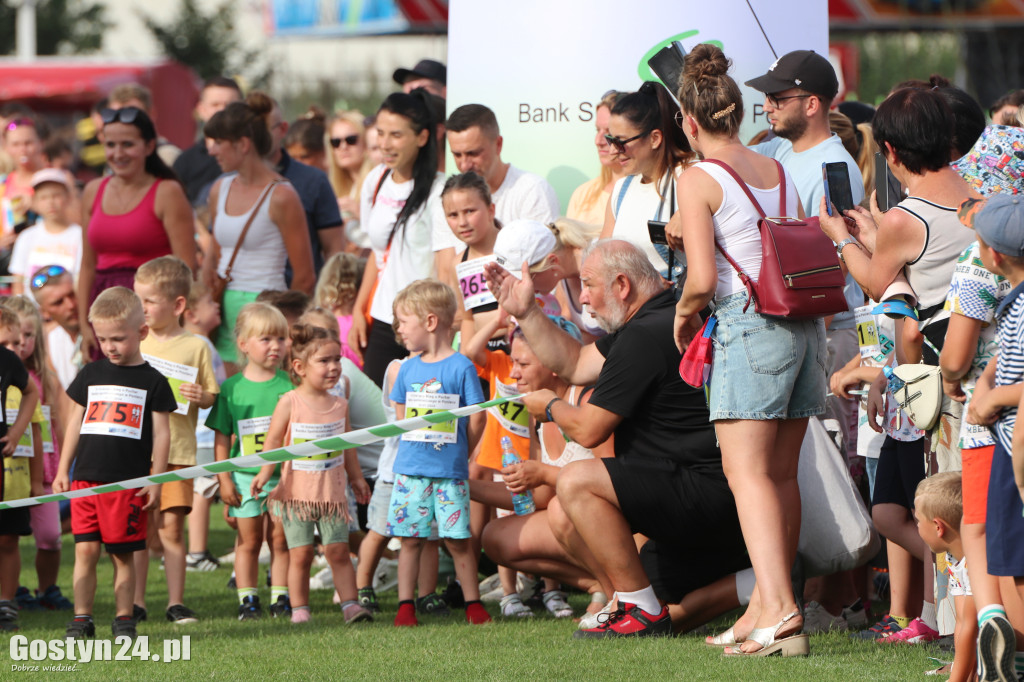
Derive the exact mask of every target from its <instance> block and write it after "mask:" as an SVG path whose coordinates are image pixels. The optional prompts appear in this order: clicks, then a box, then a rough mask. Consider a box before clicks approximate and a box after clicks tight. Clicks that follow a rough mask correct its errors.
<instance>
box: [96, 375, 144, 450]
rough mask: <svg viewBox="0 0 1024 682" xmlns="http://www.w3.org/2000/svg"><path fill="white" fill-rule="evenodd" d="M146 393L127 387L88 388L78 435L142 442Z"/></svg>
mask: <svg viewBox="0 0 1024 682" xmlns="http://www.w3.org/2000/svg"><path fill="white" fill-rule="evenodd" d="M145 406H146V391H145V390H143V389H140V388H128V387H127V386H90V387H89V400H88V404H87V405H86V407H85V418H84V419H83V420H82V434H92V435H96V436H119V437H121V438H134V439H135V440H139V439H141V438H142V415H143V410H144V409H145Z"/></svg>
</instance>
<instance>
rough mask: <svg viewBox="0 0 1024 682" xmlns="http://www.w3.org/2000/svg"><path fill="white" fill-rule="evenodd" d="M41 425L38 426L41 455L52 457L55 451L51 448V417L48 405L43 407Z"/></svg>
mask: <svg viewBox="0 0 1024 682" xmlns="http://www.w3.org/2000/svg"><path fill="white" fill-rule="evenodd" d="M41 409H42V410H43V423H42V424H40V425H39V430H40V431H41V432H42V435H43V454H44V455H52V454H53V453H54V452H55V450H54V448H53V416H52V413H51V412H50V406H49V405H43V406H42V408H41Z"/></svg>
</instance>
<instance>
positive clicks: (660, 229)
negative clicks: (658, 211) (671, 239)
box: [647, 220, 668, 246]
mask: <svg viewBox="0 0 1024 682" xmlns="http://www.w3.org/2000/svg"><path fill="white" fill-rule="evenodd" d="M667 224H668V223H663V222H661V221H660V220H648V221H647V234H649V235H651V243H652V244H664V245H665V246H668V237H666V236H665V225H667Z"/></svg>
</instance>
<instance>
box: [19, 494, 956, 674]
mask: <svg viewBox="0 0 1024 682" xmlns="http://www.w3.org/2000/svg"><path fill="white" fill-rule="evenodd" d="M214 511H215V514H216V515H217V516H218V517H219V507H215V509H214ZM233 539H234V536H233V535H232V534H231V531H230V530H229V529H228V528H227V527H226V526H225V525H224V524H223V522H215V523H214V528H213V529H212V530H211V537H210V545H211V551H213V552H214V554H223V553H225V552H227V551H229V550H230V548H231V546H232V544H233ZM72 552H73V546H72V542H71V540H70V538H69V537H67V536H66V537H65V543H64V554H63V562H62V564H63V565H62V568H61V574H60V585H61V587H62V588H63V589H64V591H65V594H67V595H68V596H69V597H70V592H71V589H70V588H71V566H72V558H73V554H72ZM33 557H34V550H33V545H32V544H31V539H28V540H27V541H23V542H22V560H23V566H24V568H23V572H22V584H25V585H29V586H33V587H34V585H35V569H34V567H33V563H32V561H33ZM100 566H101V568H100V572H99V589H98V593H97V599H96V629H97V635H98V636H99V637H100V638H102V639H110V637H111V635H110V621H111V620H112V619H113V612H114V611H113V609H114V607H113V595H112V590H111V584H112V569H111V567H110V562H109V561H106V560H104V561H103V562H101V564H100ZM229 575H230V569H229V568H227V567H222V568H221V569H219V570H217V571H214V572H211V573H189V574H188V578H187V587H186V603H187V604H188V605H189V606H190V607H191V608H193V609H194V610H196V611H197V612H198V613H199V615H200V618H201V621H200V622H199V623H198V624H194V625H188V626H174V625H172V624H170V623H168V622H167V621H166V620H164V617H163V609H164V606H165V600H166V594H167V593H166V586H165V584H164V574H163V571H160V570H159V569H157V568H156V567H155V566H154V570H151V571H150V576H149V591H148V595H147V599H148V604H147V606H148V607H149V613H150V619H151V620H148V621H146V622H144V623H142V624H140V626H139V634H140V635H147V636H148V637H149V650H150V654H157V655H160V656H161V657H163V647H164V644H163V642H164V640H165V639H166V640H170V639H178V638H180V637H181V636H182V635H190V637H191V660H189V661H177V662H171V663H165V662H164V661H160V662H153V661H141V660H131V661H109V662H99V661H94V662H90V663H78V664H77V667H76V669H75V670H74V671H73V672H65V673H61V672H44V671H43V670H42V668H43V666H47V665H53V663H54V662H52V661H12V660H11V654H12V652H11V647H10V635H3V636H2V653H0V680H20V679H29V678H32V677H35V676H36V675H73V676H74V678H73V679H75V680H171V681H173V682H178V681H179V680H228V681H229V680H247V681H248V682H260V681H262V680H264V679H267V680H270V679H302V678H304V679H311V680H319V679H339V680H537V681H544V680H588V681H589V680H614V679H628V680H634V679H678V680H758V681H760V680H780V681H781V680H787V681H788V680H811V681H813V682H838V681H840V680H916V679H920V678H922V675H923V673H924V671H925V670H927V669H929V668H933V667H935V665H934V664H933V663H932V662H931V661H929V660H928V656H929V655H940V656H945V657H947V658H948V655H946V654H939V653H938V652H937V650H934V649H929V648H924V647H884V648H883V647H881V646H879V645H876V644H874V643H870V642H868V643H863V642H854V641H852V640H850V638H849V637H847V636H846V635H844V634H838V633H837V634H830V635H816V636H814V637H812V638H811V656H810V657H809V658H804V659H746V660H735V659H726V660H723V658H722V656H721V652H720V651H719V650H718V649H713V648H711V647H707V646H705V645H704V644H703V643H702V637H699V636H697V635H684V636H681V637H675V638H664V639H658V640H633V641H577V640H573V639H572V631H573V629H574V624H573V623H567V622H562V621H557V620H555V619H553V618H550V617H547V616H540V617H535V618H533V619H532V620H528V621H522V620H517V621H514V622H509V621H501V620H500V619H496V621H495V622H494V623H491V624H489V625H486V626H469V625H467V624H466V623H465V621H464V620H463V615H462V612H461V611H456V612H454V613H453V615H452V616H451V617H450V618H439V617H421V618H420V622H421V626H420V627H419V628H404V629H402V630H397V629H396V628H394V627H393V626H392V625H391V620H392V618H393V617H394V613H395V609H396V607H397V597H396V595H395V593H394V592H391V593H386V594H384V595H381V597H382V605H383V607H384V613H383V614H381V616H380V617H379V618H378V619H377V622H375V623H372V624H359V625H355V626H345V624H344V621H343V619H342V617H341V614H340V612H339V611H338V607H336V606H333V605H332V604H331V593H330V592H329V591H314V592H313V593H312V599H311V601H312V610H313V621H312V622H311V623H310V624H308V625H303V626H292V625H291V623H290V622H288V621H287V620H275V619H272V618H269V617H265V618H264V619H263V620H260V621H256V622H251V621H250V622H245V623H239V622H238V621H237V620H236V614H237V601H236V597H235V592H234V590H229V589H226V588H225V584H226V582H227V580H228V577H229ZM261 599H262V601H263V602H264V606H266V604H267V602H268V601H269V590H267V589H264V590H263V591H262V592H261ZM571 601H572V603H573V605H574V606H575V607H576V608H577V610H578V611H579V610H582V608H583V606H584V601H583V598H582V597H575V598H573V599H572V600H571ZM489 610H490V611H491V614H492V615H494V614H495V613H496V612H497V607H496V606H493V607H490V608H489ZM69 619H70V614H69V613H54V612H32V613H23V614H22V616H21V631H20V632H19V633H17V634H20V635H24V636H25V637H27V638H28V639H29V640H33V639H43V640H50V639H56V638H60V637H63V634H64V626H65V623H66V621H67V620H69ZM727 624H728V621H727V620H725V619H723V620H722V621H721V623H719V624H718V625H723V627H724V626H727ZM114 652H115V653H116V652H117V647H114ZM64 664H65V665H68V664H70V663H69V662H66V661H65V662H64ZM17 665H27V666H39V671H38V672H34V673H33V672H31V671H24V672H22V671H18V670H15V669H14V668H13V667H12V666H17Z"/></svg>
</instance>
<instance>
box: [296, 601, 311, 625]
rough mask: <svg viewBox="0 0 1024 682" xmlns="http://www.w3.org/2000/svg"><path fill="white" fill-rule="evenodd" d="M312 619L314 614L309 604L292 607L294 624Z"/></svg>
mask: <svg viewBox="0 0 1024 682" xmlns="http://www.w3.org/2000/svg"><path fill="white" fill-rule="evenodd" d="M312 619H313V614H311V613H310V612H309V607H308V606H300V607H299V608H297V609H292V625H299V624H301V623H308V622H309V621H310V620H312Z"/></svg>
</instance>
